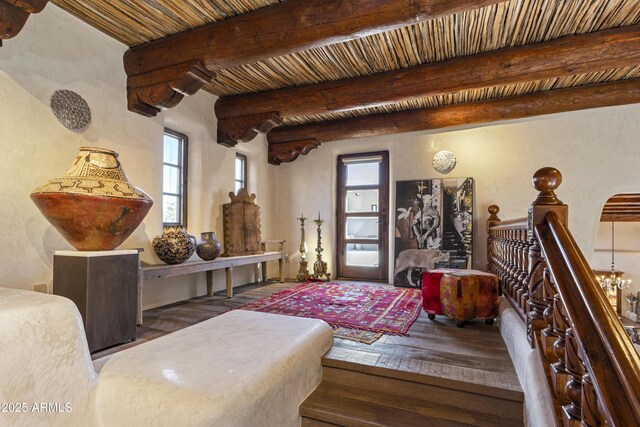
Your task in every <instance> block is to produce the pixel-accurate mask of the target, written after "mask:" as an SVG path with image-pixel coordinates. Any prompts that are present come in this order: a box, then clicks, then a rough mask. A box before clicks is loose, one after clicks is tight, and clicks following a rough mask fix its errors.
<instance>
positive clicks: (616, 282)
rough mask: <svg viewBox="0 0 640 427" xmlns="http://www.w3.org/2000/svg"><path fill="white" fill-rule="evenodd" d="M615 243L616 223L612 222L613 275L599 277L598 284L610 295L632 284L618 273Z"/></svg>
mask: <svg viewBox="0 0 640 427" xmlns="http://www.w3.org/2000/svg"><path fill="white" fill-rule="evenodd" d="M614 242H615V240H614V222H613V221H611V273H609V275H608V276H606V275H601V276H598V282H600V286H602V288H603V289H604V290H605V292H607V293H608V294H610V293H613V294H615V293H616V292H617V290H618V289H623V288H628V287H629V285H630V284H631V279H629V280H624V279H622V272H620V271H616V268H615V250H614Z"/></svg>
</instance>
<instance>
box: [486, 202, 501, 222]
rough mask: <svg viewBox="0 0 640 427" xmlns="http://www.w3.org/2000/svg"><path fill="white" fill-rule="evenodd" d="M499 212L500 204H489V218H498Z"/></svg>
mask: <svg viewBox="0 0 640 427" xmlns="http://www.w3.org/2000/svg"><path fill="white" fill-rule="evenodd" d="M498 212H500V207H499V206H498V205H491V206H489V214H490V216H489V219H498Z"/></svg>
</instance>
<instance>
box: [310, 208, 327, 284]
mask: <svg viewBox="0 0 640 427" xmlns="http://www.w3.org/2000/svg"><path fill="white" fill-rule="evenodd" d="M313 222H314V223H315V224H316V225H317V226H318V246H317V247H316V262H314V263H313V278H314V279H320V278H322V277H326V278H327V280H330V279H331V274H330V273H329V272H328V271H327V263H326V261H323V260H322V251H324V249H322V224H323V223H324V221H323V220H321V219H320V213H319V212H318V219H315V220H313Z"/></svg>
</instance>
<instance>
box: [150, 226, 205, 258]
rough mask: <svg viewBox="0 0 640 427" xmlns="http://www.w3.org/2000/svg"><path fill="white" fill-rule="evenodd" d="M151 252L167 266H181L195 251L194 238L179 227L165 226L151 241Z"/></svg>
mask: <svg viewBox="0 0 640 427" xmlns="http://www.w3.org/2000/svg"><path fill="white" fill-rule="evenodd" d="M153 250H154V251H155V252H156V255H158V258H160V259H161V260H162V261H163V262H166V263H167V264H181V263H183V262H185V261H186V260H188V259H189V258H191V255H193V252H194V251H195V250H196V238H195V237H194V236H192V235H191V234H189V233H187V230H186V229H185V228H184V227H181V226H166V227H164V229H163V230H162V234H161V235H159V236H156V237H155V238H154V239H153Z"/></svg>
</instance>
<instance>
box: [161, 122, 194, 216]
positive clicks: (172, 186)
mask: <svg viewBox="0 0 640 427" xmlns="http://www.w3.org/2000/svg"><path fill="white" fill-rule="evenodd" d="M187 146H188V140H187V136H186V135H184V134H182V133H179V132H176V131H174V130H171V129H165V130H164V143H163V166H162V222H163V224H164V225H182V226H185V227H186V226H187V157H188V156H187Z"/></svg>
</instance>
